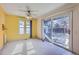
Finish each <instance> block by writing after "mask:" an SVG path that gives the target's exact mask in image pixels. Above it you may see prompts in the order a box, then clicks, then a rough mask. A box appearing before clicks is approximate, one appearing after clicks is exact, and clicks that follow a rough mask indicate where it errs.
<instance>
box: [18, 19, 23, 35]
mask: <svg viewBox="0 0 79 59" xmlns="http://www.w3.org/2000/svg"><path fill="white" fill-rule="evenodd" d="M19 34H24V21H23V20H20V21H19Z"/></svg>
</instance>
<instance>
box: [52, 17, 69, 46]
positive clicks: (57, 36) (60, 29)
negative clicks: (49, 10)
mask: <svg viewBox="0 0 79 59" xmlns="http://www.w3.org/2000/svg"><path fill="white" fill-rule="evenodd" d="M69 35H70V29H69V16H62V17H58V18H54V19H53V20H52V41H53V42H54V43H55V44H58V45H60V46H63V47H65V48H69Z"/></svg>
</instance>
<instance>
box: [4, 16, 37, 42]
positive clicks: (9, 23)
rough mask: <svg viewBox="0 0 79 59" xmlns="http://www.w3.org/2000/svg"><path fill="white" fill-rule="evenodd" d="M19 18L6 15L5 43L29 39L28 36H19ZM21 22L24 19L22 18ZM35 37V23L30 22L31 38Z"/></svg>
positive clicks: (34, 21) (33, 21)
mask: <svg viewBox="0 0 79 59" xmlns="http://www.w3.org/2000/svg"><path fill="white" fill-rule="evenodd" d="M19 18H21V17H19V16H13V15H6V20H5V24H6V25H5V26H6V29H7V30H6V37H7V41H13V40H19V39H27V38H30V35H28V34H19V27H18V26H19V25H18V24H19V23H18V22H19ZM22 20H24V21H25V18H23V17H22ZM36 37H37V21H36V20H32V38H36Z"/></svg>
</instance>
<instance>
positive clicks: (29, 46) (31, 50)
mask: <svg viewBox="0 0 79 59" xmlns="http://www.w3.org/2000/svg"><path fill="white" fill-rule="evenodd" d="M26 46H27V54H28V55H30V54H34V53H35V52H36V51H35V49H34V47H33V44H32V42H27V43H26Z"/></svg>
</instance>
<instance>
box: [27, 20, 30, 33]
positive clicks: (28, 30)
mask: <svg viewBox="0 0 79 59" xmlns="http://www.w3.org/2000/svg"><path fill="white" fill-rule="evenodd" d="M26 34H30V21H29V20H27V21H26Z"/></svg>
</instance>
